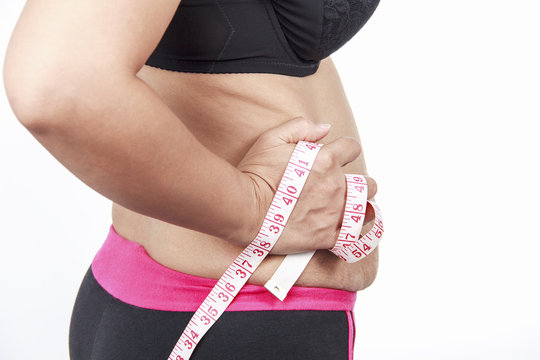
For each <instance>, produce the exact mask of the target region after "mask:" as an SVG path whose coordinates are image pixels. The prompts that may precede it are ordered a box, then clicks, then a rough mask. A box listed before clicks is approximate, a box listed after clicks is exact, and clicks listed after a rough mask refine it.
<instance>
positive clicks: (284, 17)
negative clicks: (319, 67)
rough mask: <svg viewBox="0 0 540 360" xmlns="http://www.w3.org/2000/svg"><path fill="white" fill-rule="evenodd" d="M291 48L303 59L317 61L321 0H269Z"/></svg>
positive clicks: (321, 18) (321, 22)
mask: <svg viewBox="0 0 540 360" xmlns="http://www.w3.org/2000/svg"><path fill="white" fill-rule="evenodd" d="M271 3H272V6H273V8H274V11H275V14H276V17H277V19H278V21H279V23H280V25H281V29H282V31H283V34H284V35H285V38H286V39H287V42H288V44H289V46H290V47H291V49H292V50H293V51H294V52H295V53H296V55H297V56H298V57H299V58H300V59H303V60H313V61H318V60H320V59H319V58H318V54H319V44H320V40H321V31H322V25H323V0H271Z"/></svg>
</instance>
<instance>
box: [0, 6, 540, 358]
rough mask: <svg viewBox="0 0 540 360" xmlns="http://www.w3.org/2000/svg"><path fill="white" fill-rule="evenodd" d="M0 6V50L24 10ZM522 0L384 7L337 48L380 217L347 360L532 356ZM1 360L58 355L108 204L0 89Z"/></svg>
mask: <svg viewBox="0 0 540 360" xmlns="http://www.w3.org/2000/svg"><path fill="white" fill-rule="evenodd" d="M22 6H23V2H22V1H20V0H16V1H15V0H10V1H7V0H6V1H4V0H2V3H1V5H0V54H2V57H3V54H4V52H5V47H6V45H7V41H8V38H9V34H10V33H11V29H12V28H13V26H14V24H15V21H16V19H17V17H18V15H19V13H20V11H21V9H22ZM539 13H540V5H539V3H538V1H537V0H528V1H527V0H513V1H508V0H505V1H500V0H454V1H436V0H424V1H422V0H408V1H403V0H382V2H381V4H380V6H379V9H378V10H377V12H376V13H375V15H374V16H373V18H372V19H371V20H370V22H369V23H368V24H367V25H366V27H365V28H364V29H363V30H362V31H361V32H360V33H359V34H358V35H357V36H356V37H355V38H354V39H353V40H352V41H351V42H349V44H348V45H347V46H345V47H344V48H342V49H341V50H339V51H338V52H337V53H336V54H335V56H334V61H335V62H336V64H337V66H338V69H339V70H340V73H341V75H342V78H343V82H344V85H345V87H346V90H347V93H348V97H349V100H350V102H351V105H352V107H353V110H354V112H355V115H356V118H357V122H358V127H359V129H360V134H361V136H362V141H363V145H364V148H365V153H366V156H367V161H368V166H369V171H370V175H372V176H373V177H375V178H376V179H377V181H378V184H379V194H378V195H377V199H378V202H379V204H380V205H381V207H382V209H383V214H384V216H385V225H386V229H387V230H386V234H385V238H384V240H383V242H382V244H381V248H380V250H381V262H380V271H379V276H378V278H377V281H376V282H375V284H374V285H373V286H371V287H370V288H369V289H367V290H365V291H363V292H360V293H359V294H358V304H357V308H356V312H357V315H356V321H357V332H358V336H357V339H356V357H357V359H369V360H374V359H415V360H420V359H490V360H495V359H510V358H512V359H540V341H539V340H540V311H539V304H540V291H539V285H538V284H539V281H538V275H539V274H540V271H539V270H540V269H539V267H540V266H539V265H538V263H539V261H538V257H540V245H539V244H540V236H539V234H538V229H537V224H538V220H537V218H538V217H539V216H540V212H539V211H538V204H539V201H540V196H539V195H540V192H539V190H538V184H540V172H539V170H538V160H537V157H538V155H540V145H539V144H538V135H539V133H540V131H539V129H540V127H539V126H538V125H539V120H540V110H539V99H540V71H539V64H540V53H539V43H540V40H539V37H540V25H539V21H538V14H539ZM0 117H1V121H0V161H1V176H0V201H1V205H0V221H1V226H0V241H1V243H0V249H1V250H0V294H1V295H0V359H2V360H8V359H9V360H18V359H21V360H22V359H24V360H27V359H29V358H34V357H35V358H39V359H43V360H58V359H67V358H68V355H67V354H68V352H67V333H68V326H69V317H70V312H71V307H72V304H73V301H74V298H75V295H76V292H77V289H78V286H79V283H80V280H81V278H82V276H83V274H84V272H85V271H86V269H87V267H88V265H89V264H90V261H91V259H92V258H93V256H94V253H95V252H96V251H97V249H98V248H99V246H100V245H101V243H102V241H103V240H104V238H105V236H106V234H107V231H108V226H109V224H110V214H109V212H110V202H109V201H108V200H107V199H105V198H104V197H102V196H101V195H99V194H97V193H96V192H94V191H93V190H91V189H90V188H88V187H86V186H85V185H84V184H83V183H82V182H80V181H79V180H78V179H77V178H75V177H74V176H73V175H71V173H69V172H68V171H67V170H66V169H64V168H63V167H62V166H61V165H60V164H59V163H58V162H57V161H56V160H55V159H54V158H53V157H52V156H51V155H49V153H48V152H47V151H46V150H45V149H44V148H43V147H41V145H39V143H38V142H37V141H36V140H34V138H33V137H32V136H31V135H30V133H28V132H27V131H26V129H25V128H23V127H22V126H21V125H20V124H19V123H18V122H17V120H16V119H15V117H14V116H13V114H12V112H11V110H10V108H9V106H8V104H7V101H6V99H5V95H4V93H3V89H2V94H0Z"/></svg>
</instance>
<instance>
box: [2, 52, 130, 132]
mask: <svg viewBox="0 0 540 360" xmlns="http://www.w3.org/2000/svg"><path fill="white" fill-rule="evenodd" d="M13 47H14V48H16V46H13ZM28 57H29V56H28V54H26V53H25V52H19V53H17V52H16V51H15V50H12V49H9V48H8V51H7V53H6V58H5V61H4V68H3V75H4V87H5V90H6V95H7V98H8V102H9V104H10V106H11V108H12V110H13V113H14V114H15V117H16V118H17V119H18V120H19V122H20V123H21V124H22V125H23V126H24V127H26V128H27V129H28V130H29V131H30V132H31V133H32V134H34V135H36V133H37V134H46V133H49V132H50V131H51V130H54V129H56V128H58V127H65V126H70V127H73V126H77V119H82V118H84V117H86V116H87V115H88V114H89V113H92V114H94V115H97V113H99V112H100V111H105V109H104V106H106V105H107V106H108V105H110V101H109V100H110V98H111V97H112V96H113V94H114V93H115V92H117V87H118V86H119V85H120V84H121V81H123V80H124V77H122V78H121V77H119V76H112V75H113V74H114V71H112V70H110V69H107V68H106V67H105V65H103V64H100V66H97V65H96V61H92V59H87V60H83V59H80V58H76V57H73V58H60V57H59V56H52V55H51V56H50V57H48V58H47V57H45V58H41V59H40V60H39V61H38V60H32V61H29V60H28Z"/></svg>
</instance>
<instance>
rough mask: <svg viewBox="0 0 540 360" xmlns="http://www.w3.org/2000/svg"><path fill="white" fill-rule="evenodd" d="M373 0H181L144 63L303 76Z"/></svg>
mask: <svg viewBox="0 0 540 360" xmlns="http://www.w3.org/2000/svg"><path fill="white" fill-rule="evenodd" d="M378 3H379V0H182V1H181V3H180V6H179V7H178V9H177V11H176V13H175V15H174V17H173V19H172V21H171V23H170V24H169V27H168V28H167V30H166V31H165V34H164V35H163V38H162V39H161V41H160V42H159V44H158V46H157V47H156V49H155V51H154V52H153V53H152V55H151V56H150V58H149V59H148V61H147V62H146V64H147V65H150V66H154V67H159V68H163V69H168V70H174V71H182V72H197V73H253V72H255V73H275V74H283V75H291V76H307V75H311V74H313V73H315V72H316V71H317V68H318V66H319V63H320V60H322V59H324V58H325V57H327V56H329V55H330V54H332V53H333V52H334V51H336V50H337V49H338V48H340V47H341V46H342V45H343V44H345V43H346V42H347V41H348V40H350V39H351V38H352V37H353V36H354V35H355V34H356V33H357V32H358V31H359V30H360V28H361V27H362V26H363V25H364V24H365V23H366V22H367V20H368V19H369V18H370V16H371V14H373V12H374V11H375V8H376V7H377V5H378Z"/></svg>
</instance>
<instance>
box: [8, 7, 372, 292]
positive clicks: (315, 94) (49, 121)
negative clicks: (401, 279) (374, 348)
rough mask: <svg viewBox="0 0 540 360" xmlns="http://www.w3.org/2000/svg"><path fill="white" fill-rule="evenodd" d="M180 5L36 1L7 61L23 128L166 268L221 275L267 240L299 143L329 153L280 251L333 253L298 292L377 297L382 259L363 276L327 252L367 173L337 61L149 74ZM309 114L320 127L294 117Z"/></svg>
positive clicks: (363, 268)
mask: <svg viewBox="0 0 540 360" xmlns="http://www.w3.org/2000/svg"><path fill="white" fill-rule="evenodd" d="M178 3H179V1H170V0H156V1H154V2H148V1H145V0H117V1H114V2H111V1H106V0H94V1H87V0H73V1H69V2H66V1H63V0H39V1H38V0H29V1H28V2H27V4H26V6H25V9H24V10H23V13H22V15H21V18H20V19H19V22H18V24H17V27H16V29H15V31H14V33H13V36H12V39H11V41H10V44H9V47H8V51H7V54H6V59H5V63H4V66H5V67H4V81H5V86H6V93H7V94H8V99H9V101H10V104H11V106H12V108H13V110H14V112H15V114H16V116H17V118H18V119H19V121H20V122H21V123H22V124H23V125H24V126H26V127H27V129H28V130H29V131H30V132H31V133H32V135H34V136H35V137H36V139H37V140H38V141H39V142H40V143H41V144H42V145H43V146H44V147H45V148H46V149H47V150H48V151H49V152H50V153H51V154H52V155H53V156H55V157H56V158H57V159H58V161H60V162H61V163H62V164H63V165H64V166H66V168H67V169H69V170H70V171H71V172H72V173H73V174H74V175H75V176H77V177H78V178H79V179H81V180H82V181H83V182H85V183H86V184H87V185H88V186H90V187H91V188H93V189H94V190H96V191H97V192H99V193H100V194H102V195H103V196H106V197H107V198H109V199H111V201H112V202H113V208H112V221H113V224H114V226H115V229H116V230H117V231H118V233H119V234H120V235H122V236H124V237H126V238H127V239H129V240H131V241H135V242H137V243H139V244H141V245H142V246H143V247H144V248H145V249H146V250H147V251H148V253H149V255H150V256H151V257H152V258H154V259H155V260H156V261H157V262H159V263H161V264H163V265H165V266H167V267H170V268H172V269H175V270H178V271H182V272H185V273H189V274H194V275H199V276H204V277H210V278H218V277H219V276H220V275H221V274H222V273H223V271H224V270H225V269H226V267H227V266H228V265H229V264H230V263H231V261H232V260H233V259H234V257H235V256H236V255H237V254H238V253H239V252H240V251H241V250H242V247H243V246H245V245H246V244H247V242H249V240H246V239H252V237H253V236H254V235H255V234H256V232H257V230H258V227H259V226H260V222H261V219H262V218H263V217H264V214H265V212H266V210H267V208H268V205H269V201H270V200H271V195H272V189H271V187H272V186H276V185H277V182H278V181H279V177H280V176H279V175H277V174H279V172H280V171H282V170H283V169H284V167H285V165H286V163H287V161H288V158H289V155H290V152H292V148H293V147H294V143H295V142H297V141H298V140H301V139H305V140H310V141H319V142H322V143H325V144H327V145H326V146H325V147H323V149H322V150H321V152H320V153H319V156H318V159H317V162H316V163H315V165H314V172H312V175H311V176H310V179H308V182H307V183H306V187H305V189H304V191H303V193H302V195H303V197H304V198H303V199H302V202H301V203H299V204H298V205H297V209H295V211H294V212H293V214H292V216H291V219H290V220H289V225H288V226H287V228H286V229H285V231H284V233H283V235H282V238H281V239H280V241H279V243H278V244H277V246H276V247H277V250H276V251H274V252H273V254H286V253H291V252H297V251H300V250H308V249H323V250H320V251H318V252H317V254H316V256H315V257H314V258H313V260H312V261H311V263H310V264H309V266H308V268H307V269H306V271H305V272H304V274H303V275H302V276H301V278H300V279H299V282H298V285H303V286H319V287H329V288H337V289H346V290H352V291H356V290H361V289H363V288H365V287H367V286H369V285H370V284H371V282H372V281H373V280H374V278H375V275H376V270H377V262H378V254H377V251H374V252H373V253H372V254H371V255H370V256H369V257H368V258H366V259H364V260H362V261H361V262H358V263H355V264H352V265H351V264H346V263H344V262H343V261H341V260H340V259H338V258H337V257H335V256H334V255H333V254H331V253H330V252H328V251H327V250H324V249H328V248H330V247H331V246H332V244H333V242H334V241H335V237H336V236H337V234H336V233H335V232H336V230H337V229H338V227H339V223H340V216H341V212H342V210H343V207H344V194H345V181H344V177H343V174H344V173H358V174H366V173H367V171H366V166H365V162H364V158H363V156H362V154H361V148H360V145H359V136H358V131H357V129H356V124H355V121H354V118H353V115H352V112H351V109H350V107H349V104H348V102H347V98H346V96H345V94H344V91H343V88H342V85H341V82H340V79H339V75H338V73H337V71H336V69H335V68H334V66H333V63H332V61H331V60H330V59H329V58H328V59H325V60H323V61H322V62H321V65H320V68H319V69H318V71H317V72H316V73H315V74H314V75H311V76H307V77H291V76H283V75H276V74H189V73H180V72H172V71H165V70H160V69H155V68H151V67H147V66H144V62H145V61H146V59H147V58H148V56H149V55H150V53H151V52H152V51H153V49H154V48H155V46H156V44H157V43H158V42H159V40H160V38H161V36H162V34H163V32H164V31H165V29H166V27H167V25H168V23H169V22H170V19H171V17H172V15H173V14H174V12H175V10H176V8H177V6H178ZM88 29H92V31H88ZM299 116H302V117H304V118H306V119H309V121H307V120H306V121H296V120H291V119H292V118H296V117H299ZM315 123H330V124H332V128H331V130H330V132H328V130H321V129H320V128H317V127H316V125H315ZM276 129H277V130H276ZM346 137H349V138H346ZM261 139H265V141H266V143H264V142H261V143H260V140H261ZM261 144H263V145H264V144H267V145H268V144H270V145H269V146H268V147H267V148H264V146H263V148H260V147H259V148H257V146H259V145H261ZM254 148H257V149H258V150H261V149H262V150H261V151H253V149H254ZM246 154H247V155H246ZM254 174H256V175H254ZM312 179H317V180H316V181H315V180H313V181H311V182H310V180H312ZM266 184H268V186H267V185H266ZM209 189H211V191H209ZM304 195H305V196H304ZM371 195H373V192H372V194H371ZM317 196H318V198H317ZM317 206H318V207H319V210H318V212H317V213H316V214H313V215H310V214H309V211H308V210H309V209H310V208H316V207H317ZM302 207H303V210H304V216H300V215H299V214H300V213H299V211H300V210H301V209H302ZM306 209H307V210H306ZM210 220H211V221H210ZM281 258H282V256H280V255H270V256H269V257H268V258H267V259H266V260H265V261H264V262H263V264H262V266H261V267H260V268H259V269H258V270H257V271H256V272H255V274H254V276H253V277H252V278H251V279H250V283H253V284H263V283H264V282H266V280H267V279H268V278H269V276H270V274H271V273H272V272H273V270H274V269H275V268H276V267H277V265H278V264H279V262H280V261H281Z"/></svg>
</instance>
